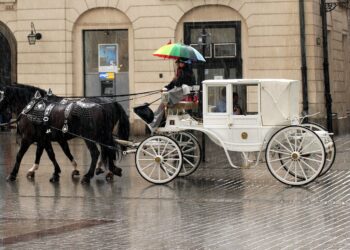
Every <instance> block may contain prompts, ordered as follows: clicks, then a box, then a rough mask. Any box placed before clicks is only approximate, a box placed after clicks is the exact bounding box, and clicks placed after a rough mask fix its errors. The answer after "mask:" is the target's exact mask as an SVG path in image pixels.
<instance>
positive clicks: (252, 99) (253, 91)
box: [232, 84, 258, 115]
mask: <svg viewBox="0 0 350 250" xmlns="http://www.w3.org/2000/svg"><path fill="white" fill-rule="evenodd" d="M232 102H233V103H232V107H233V109H232V112H233V114H234V115H256V114H258V85H257V84H252V85H233V86H232Z"/></svg>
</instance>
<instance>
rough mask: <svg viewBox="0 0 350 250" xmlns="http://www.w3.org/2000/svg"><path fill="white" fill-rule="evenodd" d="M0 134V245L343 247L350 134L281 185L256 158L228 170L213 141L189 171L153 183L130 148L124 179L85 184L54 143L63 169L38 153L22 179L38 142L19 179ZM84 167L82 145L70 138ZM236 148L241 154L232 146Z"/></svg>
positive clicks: (348, 245) (347, 244)
mask: <svg viewBox="0 0 350 250" xmlns="http://www.w3.org/2000/svg"><path fill="white" fill-rule="evenodd" d="M15 139H16V138H15V135H14V134H13V133H9V132H4V133H1V134H0V165H1V167H0V180H1V181H0V209H1V214H0V248H1V247H2V248H4V249H72V248H74V249H350V209H349V208H350V188H349V183H350V171H349V163H348V162H349V161H350V154H349V152H350V136H342V137H338V138H336V145H337V157H336V161H335V165H334V166H333V168H332V169H331V171H330V172H329V173H328V174H326V175H325V176H323V177H321V178H318V179H317V180H316V181H314V182H313V183H311V184H309V185H307V186H305V187H300V188H296V187H288V186H285V185H283V184H282V183H280V182H278V181H277V180H275V179H274V178H273V177H272V176H271V174H270V173H269V171H268V170H267V168H266V165H265V164H264V163H263V164H260V165H259V166H258V167H256V168H244V169H240V170H235V169H232V168H231V167H230V166H229V164H228V162H227V159H226V157H225V155H224V152H223V150H221V149H220V148H218V147H216V146H213V145H208V146H207V162H206V163H205V164H202V165H201V166H200V167H199V169H198V170H197V171H196V172H195V173H194V174H193V175H191V176H189V177H186V178H177V179H176V180H175V181H173V182H171V183H169V184H167V185H152V184H150V183H148V182H147V181H145V180H144V179H143V178H142V177H141V176H140V175H139V174H138V172H137V170H136V168H135V164H134V156H133V155H128V156H126V157H125V158H124V159H123V160H122V161H121V162H120V163H119V166H121V167H122V168H123V176H122V177H121V178H119V177H114V182H113V183H107V182H106V181H105V180H104V176H103V175H100V176H97V177H95V178H94V179H93V180H92V181H91V184H90V185H82V184H81V183H80V180H79V179H76V180H72V179H71V176H70V175H71V171H72V167H71V164H70V162H69V160H68V159H67V158H66V157H65V155H64V154H63V152H62V150H61V148H60V147H59V146H57V144H54V150H55V153H56V158H57V159H58V162H59V164H60V166H61V169H62V174H61V180H60V183H59V184H52V183H50V182H49V179H50V177H51V174H52V172H53V166H52V164H51V162H50V161H49V159H48V157H47V155H46V153H44V155H43V158H42V161H41V164H40V169H39V170H38V171H37V173H36V177H35V180H34V181H30V180H28V179H27V178H26V172H27V170H28V169H29V168H30V167H31V166H32V164H33V162H34V156H35V149H36V147H35V146H32V147H31V148H30V149H29V151H28V152H27V154H26V155H25V157H24V159H23V161H22V164H21V168H20V172H19V175H18V178H17V181H16V182H13V183H9V182H6V176H7V175H8V174H9V172H10V169H11V168H12V166H13V164H14V161H15V157H16V153H17V149H18V146H17V145H16V142H15ZM70 146H71V151H72V154H73V155H74V156H75V158H76V160H77V162H78V165H79V169H80V171H81V172H82V173H84V172H85V171H86V170H87V168H88V165H89V163H90V156H89V154H88V151H87V149H86V146H85V145H84V144H83V142H82V141H80V140H73V141H71V142H70ZM234 157H236V158H237V157H240V156H239V155H234Z"/></svg>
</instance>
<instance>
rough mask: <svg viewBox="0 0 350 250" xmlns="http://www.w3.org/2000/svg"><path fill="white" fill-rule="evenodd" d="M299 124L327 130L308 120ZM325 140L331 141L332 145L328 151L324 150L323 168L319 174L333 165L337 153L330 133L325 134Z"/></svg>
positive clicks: (309, 127)
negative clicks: (324, 160)
mask: <svg viewBox="0 0 350 250" xmlns="http://www.w3.org/2000/svg"><path fill="white" fill-rule="evenodd" d="M301 126H303V127H305V128H308V129H310V130H312V131H314V132H315V131H327V129H326V128H324V127H323V126H321V125H318V124H316V123H312V122H308V123H305V124H302V125H301ZM327 140H328V141H330V142H332V143H333V146H332V147H331V148H329V150H328V152H327V150H326V154H327V155H326V164H325V165H324V168H323V170H322V172H321V173H320V176H322V175H324V174H325V173H327V172H328V171H329V170H330V169H331V167H332V166H333V163H334V161H335V156H336V154H337V149H336V147H335V142H334V140H333V137H331V136H330V135H328V136H327Z"/></svg>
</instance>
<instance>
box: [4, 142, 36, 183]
mask: <svg viewBox="0 0 350 250" xmlns="http://www.w3.org/2000/svg"><path fill="white" fill-rule="evenodd" d="M31 144H32V143H31V141H30V140H28V139H22V142H21V147H20V149H19V151H18V153H17V156H16V162H15V165H14V166H13V169H12V172H11V173H10V175H9V176H7V178H6V180H7V181H15V180H16V178H17V174H18V171H19V166H20V165H21V161H22V159H23V156H24V154H25V153H26V152H27V150H28V148H29V147H30V145H31Z"/></svg>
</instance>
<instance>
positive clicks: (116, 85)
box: [0, 0, 350, 132]
mask: <svg viewBox="0 0 350 250" xmlns="http://www.w3.org/2000/svg"><path fill="white" fill-rule="evenodd" d="M301 2H302V3H304V7H305V9H304V11H303V12H304V17H305V25H304V28H305V52H306V53H305V59H306V70H307V82H306V83H307V97H308V99H307V101H308V107H309V108H308V112H309V113H310V114H311V113H316V112H320V113H319V114H318V115H317V116H315V118H316V119H319V120H321V121H323V120H324V118H325V116H326V112H325V96H324V76H323V50H322V24H321V16H320V2H319V1H318V0H306V1H301ZM300 15H301V10H300V1H297V0H287V1H280V0H273V1H265V0H258V1H253V2H250V1H246V0H234V1H232V0H147V1H145V0H56V1H46V0H31V1H28V0H0V44H1V46H0V53H1V58H2V59H1V60H0V66H1V67H0V68H1V69H0V70H1V72H0V73H1V74H0V77H1V81H2V82H11V81H17V82H20V83H26V84H31V85H35V86H38V87H41V88H44V89H48V88H51V89H52V90H53V92H54V93H56V94H57V95H65V96H72V95H75V96H81V95H99V94H101V93H106V94H108V93H120V94H125V93H135V92H143V91H149V90H156V89H161V88H162V87H163V86H164V85H165V84H167V83H168V82H169V81H170V80H171V79H172V78H173V75H174V65H173V61H170V60H163V59H161V58H157V57H154V56H152V53H153V52H154V51H155V50H156V49H158V48H159V47H160V46H162V45H164V44H166V43H168V42H169V40H170V41H172V42H183V43H186V44H192V45H193V46H198V49H202V50H204V51H205V56H206V59H207V63H206V64H205V77H206V78H207V79H209V78H288V79H298V80H302V73H301V67H302V65H301V63H302V60H301V59H302V57H301V54H302V53H301V52H302V51H301V26H300V23H301V21H300V20H301V19H300ZM327 22H328V26H327V30H328V48H329V59H330V82H331V94H332V98H333V112H334V113H336V114H337V117H336V116H335V118H336V119H337V120H336V121H335V122H336V127H337V129H338V130H340V131H341V132H347V131H348V128H347V124H348V123H349V122H348V121H349V119H347V115H348V112H349V111H348V110H350V98H349V94H350V89H349V85H350V47H349V46H350V40H349V13H348V10H347V9H346V8H341V7H337V8H336V9H335V10H333V11H332V12H328V14H327ZM31 23H33V25H31ZM33 27H34V29H35V30H34V32H37V33H41V35H42V38H41V39H40V40H37V41H36V43H35V44H34V45H29V43H28V35H29V34H30V33H31V30H33ZM203 34H205V38H206V39H207V42H206V46H205V47H203V46H201V40H200V39H203V37H204V36H203ZM104 67H107V68H104ZM196 70H197V69H196V66H195V71H196ZM103 71H112V72H114V73H115V76H114V79H112V80H108V79H107V80H105V81H102V80H101V74H100V72H103ZM300 94H301V95H302V93H300ZM156 98H157V97H145V98H139V99H136V100H129V101H125V102H124V107H126V108H130V107H133V106H135V105H137V104H139V103H143V102H145V101H151V100H152V99H156ZM130 116H131V121H132V123H133V128H134V129H135V130H136V131H141V130H143V125H142V123H141V122H140V121H139V120H138V119H136V117H135V116H134V114H133V113H132V112H130ZM349 126H350V125H349Z"/></svg>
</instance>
